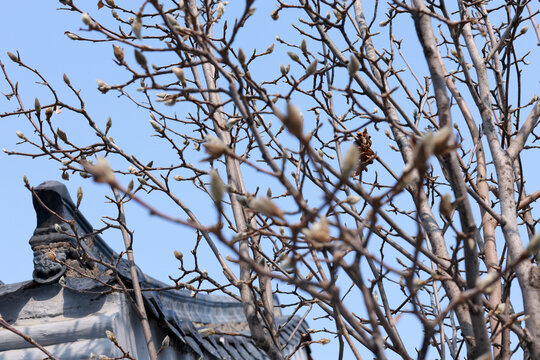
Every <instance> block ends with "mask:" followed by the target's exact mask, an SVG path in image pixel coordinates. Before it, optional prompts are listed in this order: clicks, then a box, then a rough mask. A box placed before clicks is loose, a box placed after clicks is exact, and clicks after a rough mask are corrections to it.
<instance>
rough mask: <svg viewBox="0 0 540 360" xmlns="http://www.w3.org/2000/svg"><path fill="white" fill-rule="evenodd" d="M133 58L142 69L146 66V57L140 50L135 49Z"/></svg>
mask: <svg viewBox="0 0 540 360" xmlns="http://www.w3.org/2000/svg"><path fill="white" fill-rule="evenodd" d="M135 60H136V61H137V64H139V65H140V66H141V67H142V68H143V69H145V70H146V69H147V68H148V62H147V61H146V57H145V56H144V55H143V53H142V52H140V51H139V50H137V49H135Z"/></svg>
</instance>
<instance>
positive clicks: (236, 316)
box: [0, 181, 309, 359]
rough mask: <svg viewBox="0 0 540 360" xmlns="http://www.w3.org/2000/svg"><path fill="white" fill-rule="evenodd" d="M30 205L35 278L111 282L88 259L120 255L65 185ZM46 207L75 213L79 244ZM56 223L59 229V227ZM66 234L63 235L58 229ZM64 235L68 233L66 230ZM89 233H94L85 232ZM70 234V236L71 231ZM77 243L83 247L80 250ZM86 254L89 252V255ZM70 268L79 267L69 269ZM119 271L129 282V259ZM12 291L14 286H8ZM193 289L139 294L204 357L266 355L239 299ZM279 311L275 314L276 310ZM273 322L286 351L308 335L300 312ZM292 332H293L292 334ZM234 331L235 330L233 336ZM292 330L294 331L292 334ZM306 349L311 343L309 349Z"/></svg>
mask: <svg viewBox="0 0 540 360" xmlns="http://www.w3.org/2000/svg"><path fill="white" fill-rule="evenodd" d="M34 191H35V195H37V197H39V199H40V200H38V199H37V198H36V196H34V197H33V202H34V208H35V209H36V214H37V219H38V224H37V228H36V230H35V231H34V236H32V238H31V239H30V245H31V246H32V249H33V250H34V264H35V270H34V273H33V277H34V281H35V282H37V283H39V284H48V283H56V282H58V281H59V280H60V279H61V278H63V279H64V281H65V286H66V287H68V288H72V289H75V290H90V289H92V288H95V287H98V286H101V285H100V284H99V283H98V282H96V281H95V280H92V279H91V278H88V277H84V276H81V274H87V275H90V276H94V277H97V278H99V279H100V280H101V281H103V282H106V283H112V282H114V281H115V280H114V277H113V276H112V275H111V273H110V270H108V269H107V268H106V267H104V266H103V265H101V264H98V263H96V262H93V261H91V258H97V259H102V260H104V261H116V260H118V255H117V254H116V253H115V252H114V251H113V250H112V249H111V248H110V247H109V246H108V245H107V244H106V243H105V241H104V240H103V239H102V238H101V236H99V235H98V234H95V233H94V231H93V229H92V226H91V225H90V223H89V222H88V221H87V220H86V219H85V218H84V216H83V215H82V214H80V213H76V207H75V204H74V203H73V201H72V200H71V198H70V196H69V193H68V191H67V189H66V187H65V186H64V185H63V184H61V183H59V182H55V181H49V182H45V183H43V184H41V185H39V186H38V187H36V188H35V189H34ZM44 205H45V206H46V207H47V208H49V210H52V211H54V212H55V213H56V214H58V215H59V216H61V217H62V218H64V219H67V220H71V219H73V218H74V217H75V216H76V225H77V226H76V229H77V233H78V235H79V238H80V239H85V241H81V242H80V244H78V242H77V240H76V237H74V236H73V235H74V232H73V231H72V229H71V228H70V227H69V226H68V225H67V224H66V223H63V222H62V221H60V220H59V218H58V217H57V216H54V215H51V212H50V211H49V210H47V209H46V208H45V206H44ZM58 226H60V227H61V230H62V231H61V232H58V231H57V230H58ZM62 233H64V234H62ZM66 234H67V235H66ZM88 234H92V235H91V236H90V237H88ZM70 235H71V236H70ZM79 245H81V246H82V247H83V248H84V251H81V250H80V247H79ZM50 251H53V252H55V254H56V257H57V259H60V260H62V261H63V262H65V263H67V264H69V266H68V267H66V266H62V265H60V264H58V263H56V262H53V261H51V260H50V259H49V256H50V254H48V252H50ZM87 255H89V256H87ZM70 267H72V268H74V269H77V271H75V272H74V271H73V270H72V269H70ZM137 269H138V273H139V280H140V282H141V286H142V287H144V288H162V287H165V286H166V284H164V283H162V282H160V281H158V280H156V279H153V278H151V277H149V276H147V275H145V274H144V273H143V272H142V271H141V270H140V269H139V268H137ZM118 274H119V275H120V277H121V278H122V280H123V281H125V282H127V283H128V284H129V283H130V282H131V275H130V272H129V267H128V263H127V261H126V260H124V259H120V260H119V261H118ZM11 290H13V289H11ZM6 291H7V292H10V287H9V286H1V287H0V296H2V292H4V293H5V292H6ZM190 295H191V292H190V291H188V290H185V289H182V290H165V291H155V292H154V291H145V292H143V297H144V300H145V303H146V307H147V309H148V311H149V316H151V317H153V318H154V319H156V320H158V322H159V323H160V324H161V325H162V326H163V327H164V328H165V329H167V330H168V331H169V332H170V334H171V335H172V337H173V338H175V339H176V341H177V342H179V343H180V344H183V345H184V347H186V348H188V349H190V351H191V352H193V353H194V354H196V355H198V356H202V357H203V358H217V359H266V358H267V357H266V356H265V354H264V352H263V351H262V350H261V349H259V348H257V347H256V346H255V343H254V341H253V340H252V339H251V338H250V337H249V329H248V327H247V323H246V319H245V316H244V312H243V307H242V304H241V303H240V302H238V301H237V300H235V299H233V298H230V297H226V296H216V295H209V294H197V296H196V297H192V296H190ZM279 314H280V313H279V310H278V315H279ZM276 322H277V324H278V326H280V327H281V331H280V343H281V344H282V345H283V344H286V346H285V349H284V354H290V353H291V352H292V351H294V350H295V349H296V348H297V346H298V345H299V344H300V342H301V341H302V340H304V339H303V338H302V337H303V336H308V337H309V335H303V334H306V330H307V324H306V323H305V322H300V319H299V318H298V317H292V318H288V317H286V316H277V318H276ZM293 333H294V334H293ZM234 334H238V335H234ZM291 335H292V336H291ZM307 351H308V352H309V348H307Z"/></svg>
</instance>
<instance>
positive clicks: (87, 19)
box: [81, 13, 92, 25]
mask: <svg viewBox="0 0 540 360" xmlns="http://www.w3.org/2000/svg"><path fill="white" fill-rule="evenodd" d="M81 20H82V22H83V24H84V25H90V24H92V18H91V17H90V15H88V13H82V15H81Z"/></svg>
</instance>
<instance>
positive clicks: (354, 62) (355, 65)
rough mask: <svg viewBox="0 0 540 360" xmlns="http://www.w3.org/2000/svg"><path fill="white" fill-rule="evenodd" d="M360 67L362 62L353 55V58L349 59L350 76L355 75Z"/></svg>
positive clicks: (348, 69)
mask: <svg viewBox="0 0 540 360" xmlns="http://www.w3.org/2000/svg"><path fill="white" fill-rule="evenodd" d="M358 69H360V62H359V61H358V59H357V58H356V56H354V55H351V58H350V60H349V64H348V65H347V71H348V72H349V76H350V77H353V76H354V74H356V72H357V71H358Z"/></svg>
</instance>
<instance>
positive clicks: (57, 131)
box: [56, 129, 68, 143]
mask: <svg viewBox="0 0 540 360" xmlns="http://www.w3.org/2000/svg"><path fill="white" fill-rule="evenodd" d="M56 134H57V135H58V137H59V138H60V139H61V140H62V141H63V142H65V143H67V142H68V138H67V135H66V133H65V132H63V131H62V130H60V129H56Z"/></svg>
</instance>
